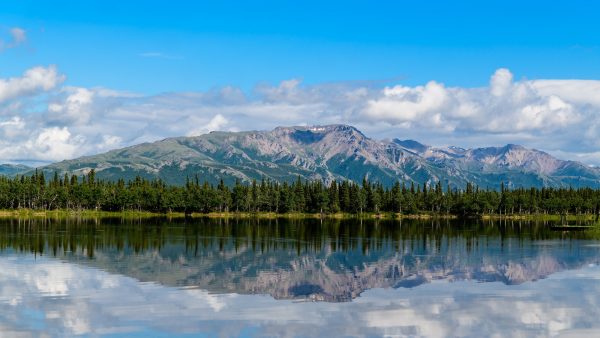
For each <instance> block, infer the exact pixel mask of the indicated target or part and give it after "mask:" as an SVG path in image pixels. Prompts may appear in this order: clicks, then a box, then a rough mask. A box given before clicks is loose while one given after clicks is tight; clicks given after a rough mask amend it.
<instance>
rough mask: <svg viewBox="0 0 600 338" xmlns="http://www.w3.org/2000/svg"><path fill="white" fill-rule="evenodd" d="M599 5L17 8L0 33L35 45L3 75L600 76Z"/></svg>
mask: <svg viewBox="0 0 600 338" xmlns="http://www.w3.org/2000/svg"><path fill="white" fill-rule="evenodd" d="M599 7H600V5H598V4H597V3H595V2H593V1H570V2H568V3H567V2H562V3H561V2H548V1H489V2H488V1H484V2H482V1H458V2H454V1H428V2H423V1H421V2H419V1H383V2H379V3H377V4H376V5H375V4H373V2H372V1H343V2H341V1H331V2H327V3H326V4H324V3H323V1H297V2H291V1H290V2H282V1H247V2H235V1H227V2H225V1H221V2H214V1H212V2H208V1H207V2H204V3H201V2H197V3H194V2H191V1H162V2H161V1H144V2H141V1H52V2H50V1H45V2H40V1H13V2H7V3H4V4H3V5H2V11H0V12H1V14H0V23H1V25H3V26H5V27H12V26H18V27H25V28H26V29H27V31H28V47H29V48H27V49H24V50H21V51H18V52H17V51H13V52H11V53H3V54H2V55H0V62H1V64H2V65H3V67H2V68H1V74H2V75H4V76H12V75H18V74H20V73H21V72H22V70H23V69H25V68H27V67H30V66H31V65H32V64H56V65H57V66H58V67H59V68H60V69H61V71H62V72H64V73H65V74H67V75H68V80H67V81H68V82H67V83H68V84H69V85H75V86H87V87H94V86H102V87H110V88H115V89H120V90H129V91H135V92H141V93H146V94H153V93H159V92H169V91H187V90H206V89H209V88H213V87H219V86H224V85H233V86H239V87H241V88H244V89H246V90H248V89H251V88H252V87H253V86H254V85H256V84H257V83H263V82H266V83H277V82H279V81H282V80H285V79H289V78H301V79H303V81H304V83H307V84H316V83H323V82H340V81H372V80H375V81H376V83H380V84H381V83H383V84H385V83H396V82H401V83H403V84H407V85H416V84H422V83H425V82H426V81H429V80H432V79H435V80H436V81H439V82H442V83H445V84H447V85H453V86H479V85H484V84H486V83H487V81H488V78H489V75H490V74H491V73H492V72H493V71H494V70H495V69H497V68H500V67H506V68H509V69H511V70H512V71H513V73H514V74H515V75H516V77H517V78H521V77H526V78H530V79H536V78H579V79H583V78H599V77H600V67H598V66H597V64H598V60H599V57H600V28H599V26H598V23H597V18H596V16H597V13H600V8H599Z"/></svg>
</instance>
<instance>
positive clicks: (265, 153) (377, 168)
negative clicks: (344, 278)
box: [42, 125, 600, 189]
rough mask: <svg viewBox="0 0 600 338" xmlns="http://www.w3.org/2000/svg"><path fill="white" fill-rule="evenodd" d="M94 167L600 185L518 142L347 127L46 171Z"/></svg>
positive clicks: (599, 174) (153, 151)
mask: <svg viewBox="0 0 600 338" xmlns="http://www.w3.org/2000/svg"><path fill="white" fill-rule="evenodd" d="M91 168H95V169H96V171H97V173H98V177H99V178H104V179H115V180H116V179H118V178H125V179H128V178H133V177H135V176H136V175H140V176H142V177H147V178H161V179H163V180H164V181H166V182H168V183H172V184H183V183H184V182H185V180H186V177H193V176H195V175H198V176H199V177H200V178H201V179H202V180H206V181H209V182H213V183H216V182H218V181H219V180H221V179H223V180H224V181H225V182H226V183H229V184H231V183H233V182H234V181H235V180H236V179H240V180H242V181H251V180H253V179H256V180H260V179H263V178H265V179H271V180H275V181H280V182H282V181H293V180H295V179H297V177H298V176H300V177H301V178H304V179H313V180H314V179H318V180H324V181H326V182H330V181H332V180H352V181H356V182H359V181H361V180H362V179H363V177H367V178H368V179H370V180H371V181H379V182H381V183H383V184H385V185H391V184H394V183H395V182H398V181H400V182H404V183H408V184H410V183H417V184H421V185H422V184H433V183H436V182H438V181H439V182H441V183H442V184H444V185H450V186H453V187H459V188H462V187H464V186H465V185H466V183H467V182H471V183H474V184H477V185H479V186H482V187H487V188H496V189H497V188H499V187H500V182H504V183H505V184H507V185H508V186H509V187H542V186H554V187H558V186H572V187H584V186H588V187H600V170H599V169H596V168H591V167H589V166H586V165H584V164H581V163H578V162H573V161H562V160H559V159H556V158H554V157H552V156H550V155H549V154H547V153H545V152H542V151H539V150H535V149H526V148H524V147H522V146H518V145H512V144H509V145H506V146H503V147H487V148H475V149H463V148H458V147H445V148H435V147H431V146H428V145H425V144H421V143H419V142H417V141H413V140H404V141H402V140H399V139H395V140H393V141H378V140H374V139H371V138H369V137H367V136H365V135H364V134H363V133H362V132H360V131H359V130H358V129H356V128H354V127H352V126H347V125H326V126H310V127H278V128H275V129H273V130H271V131H250V132H211V133H209V134H205V135H201V136H195V137H180V138H170V139H165V140H162V141H158V142H154V143H145V144H140V145H137V146H133V147H128V148H125V149H119V150H113V151H110V152H107V153H104V154H99V155H95V156H87V157H82V158H79V159H75V160H69V161H63V162H60V163H55V164H52V165H49V166H46V167H44V168H42V170H44V171H45V172H48V173H51V174H52V173H54V172H55V171H57V172H59V173H61V174H62V173H65V172H68V173H75V174H82V173H85V172H87V171H89V170H90V169H91Z"/></svg>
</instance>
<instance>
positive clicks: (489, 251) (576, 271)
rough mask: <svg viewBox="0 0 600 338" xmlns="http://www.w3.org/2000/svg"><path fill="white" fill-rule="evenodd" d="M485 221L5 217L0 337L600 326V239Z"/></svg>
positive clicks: (536, 332) (511, 332) (0, 233)
mask: <svg viewBox="0 0 600 338" xmlns="http://www.w3.org/2000/svg"><path fill="white" fill-rule="evenodd" d="M597 238H600V237H599V236H597V235H595V234H592V233H590V232H589V231H582V230H581V231H557V230H553V229H551V228H550V227H549V226H548V224H543V223H534V222H518V221H503V222H497V221H496V222H491V221H478V220H451V221H450V220H433V221H432V220H426V221H422V220H421V221H419V220H402V221H376V220H369V221H365V220H363V221H361V220H323V221H321V220H316V219H315V220H285V219H277V220H275V219H273V220H253V219H229V220H226V219H172V220H168V219H158V218H157V219H141V220H131V219H129V220H123V219H101V220H98V219H67V220H52V219H21V220H19V219H2V220H0V335H1V336H23V337H28V336H34V337H38V336H44V335H46V336H74V335H83V336H106V337H154V336H156V337H178V336H181V337H196V336H209V337H211V336H218V337H230V336H244V337H253V336H261V337H262V336H303V337H306V336H400V337H402V336H411V337H413V336H425V337H448V336H472V337H485V336H498V337H517V336H528V337H530V336H558V335H561V336H582V335H587V336H593V335H595V336H600V321H599V320H598V318H600V266H599V263H600V241H599V240H597Z"/></svg>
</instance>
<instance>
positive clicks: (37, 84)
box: [0, 66, 65, 103]
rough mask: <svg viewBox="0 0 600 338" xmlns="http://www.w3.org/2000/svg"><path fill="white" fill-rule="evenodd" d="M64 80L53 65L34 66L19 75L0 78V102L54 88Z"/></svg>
mask: <svg viewBox="0 0 600 338" xmlns="http://www.w3.org/2000/svg"><path fill="white" fill-rule="evenodd" d="M64 80H65V76H64V75H62V74H59V73H58V71H57V70H56V67H55V66H49V67H34V68H31V69H29V70H27V71H26V72H25V73H23V76H21V77H13V78H10V79H0V103H2V102H5V101H8V100H11V99H14V98H22V97H23V96H30V95H34V94H37V93H40V92H44V91H48V90H50V89H53V88H55V87H56V86H57V85H59V84H60V83H62V82H63V81H64Z"/></svg>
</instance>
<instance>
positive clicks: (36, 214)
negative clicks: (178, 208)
mask: <svg viewBox="0 0 600 338" xmlns="http://www.w3.org/2000/svg"><path fill="white" fill-rule="evenodd" d="M0 217H4V218H151V217H168V218H184V217H192V218H203V217H208V218H258V219H275V218H287V219H387V220H394V219H456V218H460V216H457V215H452V214H434V213H431V214H428V213H422V214H399V213H361V214H353V213H341V212H340V213H323V214H321V213H298V212H292V213H274V212H211V213H192V214H190V215H186V214H185V213H182V212H171V213H160V212H148V211H133V210H128V211H116V212H115V211H97V210H32V209H16V210H0ZM470 218H472V219H483V220H521V221H556V222H559V221H562V220H564V221H567V222H576V221H594V220H595V218H596V216H595V215H591V214H588V215H567V216H561V215H557V214H552V215H549V214H528V215H523V214H521V215H499V214H485V215H477V216H471V217H470Z"/></svg>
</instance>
